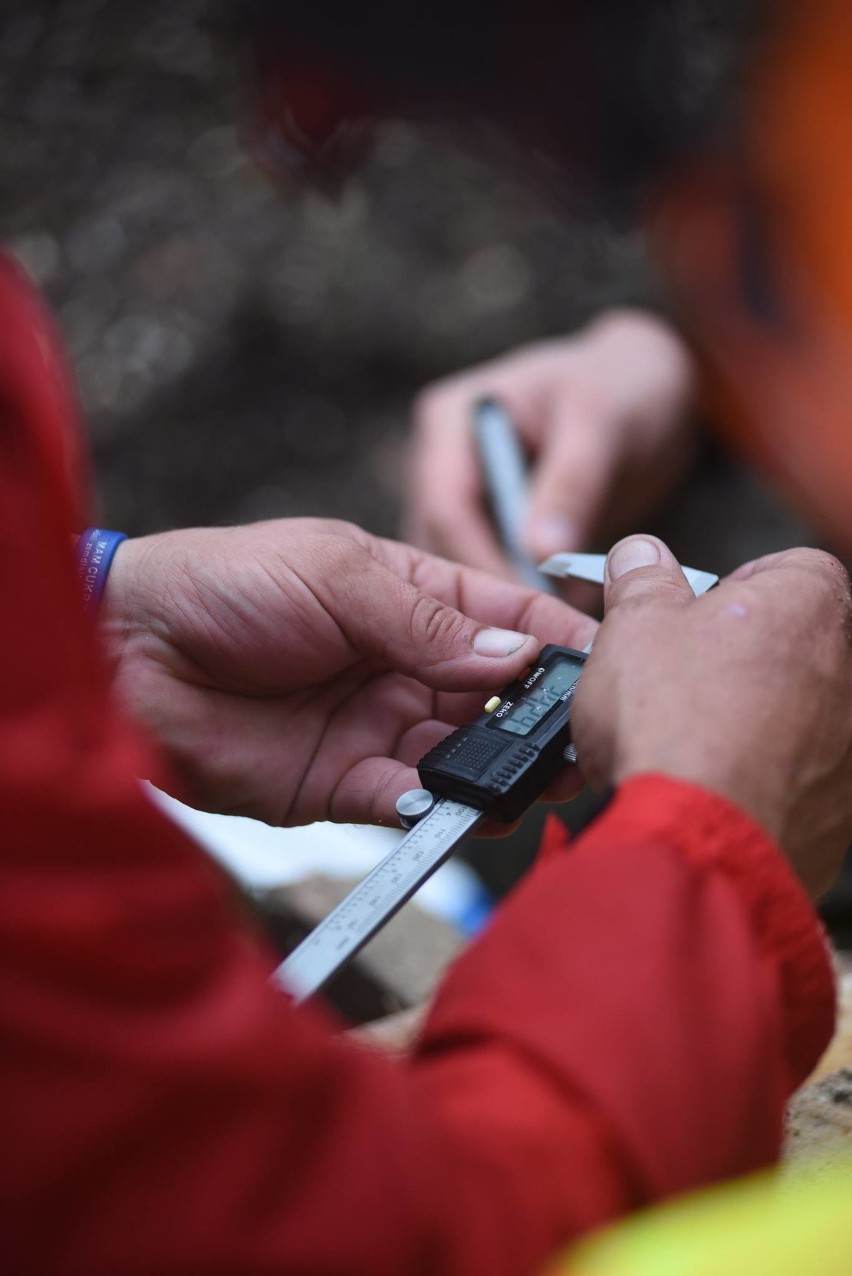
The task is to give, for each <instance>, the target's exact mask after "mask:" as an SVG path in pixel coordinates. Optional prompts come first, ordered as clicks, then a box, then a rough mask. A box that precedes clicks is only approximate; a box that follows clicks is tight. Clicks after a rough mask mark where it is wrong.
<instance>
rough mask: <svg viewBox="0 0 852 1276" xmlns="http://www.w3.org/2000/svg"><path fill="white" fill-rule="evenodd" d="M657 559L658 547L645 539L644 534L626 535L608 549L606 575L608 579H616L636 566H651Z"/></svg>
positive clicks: (658, 554)
mask: <svg viewBox="0 0 852 1276" xmlns="http://www.w3.org/2000/svg"><path fill="white" fill-rule="evenodd" d="M659 561H660V547H659V545H657V544H656V542H655V541H649V540H646V539H645V537H644V536H628V537H627V539H626V540H623V541H619V543H618V544H617V545H616V546H615V547H614V548H613V549H611V550H610V551H609V557H608V558H607V560H606V570H607V575H608V576H609V579H610V580H618V578H619V577H620V576H623V575H624V574H625V572H632V571H633V570H634V569H635V568H637V567H653V566H654V564H655V563H658V562H659Z"/></svg>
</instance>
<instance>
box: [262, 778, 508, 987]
mask: <svg viewBox="0 0 852 1276" xmlns="http://www.w3.org/2000/svg"><path fill="white" fill-rule="evenodd" d="M483 819H484V814H483V812H482V811H475V810H473V809H472V808H471V807H469V806H465V805H464V804H463V803H461V802H453V801H451V800H450V799H443V800H439V801H438V802H436V803H435V805H434V806H433V807H432V809H431V811H430V812H429V813H428V815H424V816H423V818H422V819H421V820H420V821H419V823H417V824H415V826H414V828H413V829H411V830H410V832H408V833H406V835H405V836H404V837H403V839H402V841H401V842H400V843H399V845H398V846H395V847H394V849H393V850H392V851H390V852H389V853H388V854H387V855H386V856H385V857H384V859H383V860H381V861H380V863H378V864H377V865H376V867H375V868H374V869H373V870H372V872H370V873H368V874H367V876H366V877H365V878H364V880H363V881H362V882H359V883H358V885H357V886H356V887H354V888H353V890H351V891H350V892H349V894H348V895H347V896H346V898H345V899H344V900H342V901H341V903H339V904H338V905H337V907H336V908H335V909H333V910H332V911H331V912H330V913H329V914H328V916H327V917H326V918H324V919H323V921H321V922H320V923H319V925H318V926H317V927H316V928H315V929H314V930H312V931H311V933H310V935H308V936H307V938H306V939H304V940H303V941H302V943H301V944H299V946H298V948H296V949H295V950H294V951H293V952H292V953H291V954H290V956H289V957H288V958H287V960H286V961H284V962H282V963H281V965H280V966H279V967H278V969H277V970H276V971H275V974H274V976H273V978H274V979H275V981H276V983H279V984H281V985H283V987H284V988H285V989H286V990H287V991H288V992H290V993H291V994H293V996H294V997H295V1000H296V1001H297V1002H301V1001H304V1000H306V998H308V997H312V996H313V995H314V993H317V992H319V991H320V989H321V988H323V987H325V985H326V983H328V981H329V979H331V977H332V975H334V974H335V973H336V972H337V971H338V970H340V969H341V967H343V966H345V965H346V963H347V962H348V961H350V960H351V958H352V957H354V956H355V954H356V953H357V952H358V951H359V950H360V949H361V948H363V947H364V945H365V944H366V943H367V941H368V940H370V939H372V937H373V935H375V933H376V931H378V930H381V928H382V926H384V925H385V923H386V922H388V921H390V919H391V917H393V915H394V913H397V912H398V911H399V910H400V908H402V906H403V904H405V903H406V902H407V901H408V900H409V899H411V896H412V895H413V894H414V893H415V891H416V890H417V889H418V888H419V887H420V886H422V885H423V883H424V882H425V881H426V879H427V877H430V876H431V874H432V873H434V872H435V869H436V868H439V867H440V866H441V864H443V863H444V861H445V860H447V859H449V857H450V856H451V855H452V853H453V851H454V850H455V849H456V847H457V846H458V845H459V843H460V842H462V841H464V839H465V838H466V837H468V836H469V835H470V834H471V833H472V832H473V830H474V829H475V828H476V826H477V825H478V824H480V823H481V822H482V820H483Z"/></svg>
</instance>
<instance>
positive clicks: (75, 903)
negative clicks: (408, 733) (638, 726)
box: [0, 264, 833, 1276]
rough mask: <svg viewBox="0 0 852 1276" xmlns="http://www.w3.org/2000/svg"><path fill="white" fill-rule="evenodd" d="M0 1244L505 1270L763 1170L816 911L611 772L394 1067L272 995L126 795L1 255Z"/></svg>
mask: <svg viewBox="0 0 852 1276" xmlns="http://www.w3.org/2000/svg"><path fill="white" fill-rule="evenodd" d="M0 334H2V340H0V509H2V518H0V593H2V598H3V612H2V614H3V623H2V627H0V1096H2V1097H0V1105H2V1121H1V1122H0V1131H2V1134H1V1135H0V1137H2V1158H0V1166H2V1169H0V1178H2V1184H1V1185H0V1252H2V1254H3V1256H4V1261H5V1265H6V1266H8V1268H9V1270H10V1271H12V1270H14V1271H15V1272H16V1273H18V1274H19V1276H22V1274H23V1273H30V1272H39V1273H41V1272H45V1273H47V1272H49V1273H51V1276H61V1274H62V1273H86V1274H87V1276H100V1274H103V1276H117V1274H118V1273H121V1276H135V1274H136V1273H156V1274H157V1276H162V1274H163V1273H169V1276H176V1274H179V1273H192V1274H193V1276H208V1274H209V1276H212V1274H213V1273H217V1274H219V1273H221V1274H223V1276H224V1274H225V1273H239V1274H240V1276H255V1274H260V1273H264V1274H272V1273H285V1272H286V1273H299V1274H309V1273H311V1274H313V1273H316V1274H317V1276H319V1274H322V1276H333V1274H334V1273H338V1272H339V1273H346V1276H358V1274H359V1273H363V1274H364V1276H383V1274H385V1273H387V1274H388V1276H401V1274H402V1273H418V1272H422V1273H438V1272H440V1273H442V1274H443V1273H447V1274H448V1276H449V1274H456V1273H458V1274H459V1276H461V1274H468V1273H469V1274H476V1276H480V1274H482V1273H489V1276H499V1273H504V1272H505V1273H507V1274H509V1273H511V1276H519V1274H521V1273H524V1272H535V1271H537V1270H538V1269H539V1267H540V1265H541V1263H542V1262H543V1261H544V1259H545V1257H546V1255H547V1254H548V1253H550V1252H552V1251H553V1249H554V1248H555V1247H556V1246H557V1245H559V1244H562V1243H563V1242H565V1241H566V1240H567V1239H569V1238H570V1237H572V1236H574V1235H577V1234H578V1233H580V1232H581V1231H583V1230H585V1229H588V1228H589V1227H592V1226H594V1225H595V1224H598V1223H602V1222H603V1221H605V1220H606V1219H609V1218H611V1217H613V1216H614V1215H616V1214H618V1213H619V1212H623V1211H625V1210H628V1209H630V1208H632V1207H634V1206H637V1205H640V1204H642V1203H646V1202H650V1201H653V1200H656V1199H659V1198H660V1197H663V1196H665V1195H668V1194H671V1193H675V1192H679V1191H681V1190H683V1189H685V1188H689V1187H692V1186H694V1185H697V1184H700V1183H704V1182H707V1181H709V1180H713V1179H717V1178H720V1177H722V1176H725V1175H731V1174H736V1173H740V1172H743V1171H746V1170H749V1169H752V1168H753V1167H756V1166H759V1165H761V1164H763V1163H765V1162H767V1161H769V1160H770V1159H771V1158H773V1157H774V1156H775V1154H776V1153H777V1150H778V1145H779V1138H780V1128H781V1119H782V1110H783V1104H784V1101H785V1099H786V1097H787V1096H788V1095H789V1093H790V1091H791V1089H792V1088H793V1087H794V1086H795V1085H796V1084H797V1083H798V1082H800V1081H801V1080H802V1078H803V1077H804V1075H805V1074H806V1072H807V1071H808V1070H809V1068H810V1066H811V1065H812V1064H813V1062H814V1061H815V1060H816V1058H817V1056H818V1055H819V1053H820V1052H821V1050H822V1049H823V1047H824V1046H825V1044H826V1042H827V1040H828V1038H829V1035H830V1032H831V1028H832V1021H833V985H832V979H831V973H830V967H829V963H828V961H827V958H826V953H825V949H824V946H823V942H822V939H821V936H820V932H819V929H818V927H817V924H816V922H815V919H814V916H813V913H812V911H811V909H810V906H809V904H808V903H807V901H806V900H805V898H804V896H803V895H802V893H801V891H800V889H799V887H798V885H797V883H796V882H795V881H794V879H793V877H792V875H791V874H790V872H789V871H788V869H787V867H786V865H785V863H784V861H783V860H782V858H781V856H780V854H779V853H778V851H777V850H776V849H775V847H774V846H773V845H772V844H771V843H770V842H769V841H768V839H767V838H766V837H765V836H764V834H763V833H762V832H761V830H760V829H758V828H757V827H756V826H755V825H754V824H753V823H752V822H751V821H750V820H749V819H747V818H746V817H745V816H744V815H743V814H742V813H740V812H739V811H738V810H736V809H735V808H733V807H732V806H730V805H729V804H727V803H726V802H724V801H722V800H721V799H719V798H717V797H715V796H713V795H711V794H709V793H706V792H703V791H701V790H699V789H697V788H694V787H692V786H688V785H684V784H680V783H676V782H674V781H671V780H668V779H666V778H664V777H654V776H646V777H640V778H637V779H634V780H632V781H631V782H630V783H628V784H625V785H624V786H623V788H622V789H621V791H620V792H619V794H618V795H617V797H616V799H615V801H614V802H613V804H612V805H611V807H610V808H609V809H608V811H607V812H606V813H605V814H604V815H603V816H601V817H600V818H599V819H598V820H597V821H596V823H595V824H594V825H593V826H592V827H591V828H590V829H589V830H588V831H587V832H586V833H585V834H584V835H583V836H582V837H581V838H580V839H578V841H577V843H576V845H575V847H573V848H572V849H571V850H570V852H567V853H563V852H561V851H556V852H554V853H551V854H550V855H549V856H548V857H546V859H545V860H544V861H543V862H542V863H541V864H540V866H539V867H538V868H537V869H536V871H534V873H533V874H532V875H531V876H530V878H529V879H528V880H527V881H526V882H525V883H524V884H523V885H522V886H521V887H520V888H519V889H518V890H517V891H516V892H515V894H514V895H513V897H512V898H511V899H510V900H509V902H508V903H507V904H506V905H505V906H504V907H503V908H501V910H500V912H499V915H498V916H497V918H496V920H495V921H494V922H493V923H492V925H491V926H490V927H489V928H488V930H487V932H486V933H485V935H484V936H483V937H482V938H481V939H479V940H478V941H477V942H476V943H474V944H473V945H471V947H470V949H469V950H468V951H467V952H466V953H465V955H464V956H463V957H462V958H461V960H459V961H458V962H457V964H456V965H455V966H454V968H453V969H452V971H451V973H450V975H449V977H448V978H447V979H446V980H445V982H444V984H443V986H442V987H441V989H440V990H439V993H438V995H437V998H436V1001H435V1005H434V1009H433V1011H432V1013H431V1016H430V1018H429V1021H428V1023H427V1026H426V1028H425V1031H424V1033H423V1036H422V1040H421V1042H420V1044H419V1046H418V1048H417V1049H416V1051H415V1052H414V1054H413V1056H412V1057H411V1058H410V1059H409V1060H406V1061H402V1062H400V1061H393V1062H391V1061H388V1060H385V1059H383V1058H381V1057H379V1056H378V1055H376V1054H375V1053H373V1052H367V1051H364V1050H362V1049H359V1048H357V1047H355V1046H353V1045H350V1044H348V1043H346V1042H345V1041H343V1040H342V1039H340V1038H339V1037H336V1036H335V1035H334V1032H333V1028H334V1025H333V1024H332V1022H331V1020H330V1018H329V1017H328V1016H327V1015H326V1014H324V1013H323V1011H322V1009H321V1008H318V1007H317V1008H312V1007H305V1008H302V1009H298V1010H296V1009H294V1008H293V1007H292V1006H291V1005H290V1004H289V1003H288V1002H287V1001H286V999H285V998H284V997H282V996H281V995H280V994H278V993H277V992H276V991H274V990H273V988H271V987H270V985H269V983H268V981H267V975H268V972H269V969H270V965H271V956H270V954H269V953H268V952H267V951H265V949H264V947H263V945H262V943H261V942H260V941H259V940H258V939H257V937H256V936H254V935H253V934H251V933H250V932H248V931H247V930H246V927H245V925H244V923H243V921H242V919H241V918H240V916H239V915H238V913H237V911H236V909H235V906H234V904H233V901H232V898H231V895H230V892H229V888H228V886H227V884H226V883H225V881H224V880H223V879H222V877H221V876H220V874H219V873H218V871H217V870H216V868H215V867H214V866H213V865H212V864H211V863H210V862H208V860H207V859H206V858H205V856H204V855H203V854H202V853H201V852H200V851H199V850H198V849H197V848H196V847H195V846H194V845H193V844H192V843H191V842H190V841H189V840H188V839H187V838H186V837H185V836H184V835H183V834H182V833H181V832H180V831H179V830H178V829H177V828H175V827H174V826H173V825H171V824H170V823H169V822H168V821H167V819H166V818H165V817H164V816H163V815H162V814H160V813H159V812H158V811H156V810H155V809H153V808H152V807H151V806H150V805H149V804H148V803H147V801H146V799H145V798H144V796H143V795H142V793H141V791H140V789H139V787H138V785H137V783H136V780H135V777H136V776H137V775H139V774H142V773H145V774H150V773H151V771H152V767H155V766H156V759H155V758H153V757H152V756H151V754H150V753H149V751H148V747H147V746H146V745H145V744H144V743H142V742H140V740H139V738H138V736H137V734H136V732H135V730H134V729H133V728H132V727H131V726H130V725H129V724H128V723H127V722H126V721H125V720H124V719H123V718H122V716H121V714H120V713H119V712H118V711H117V710H116V708H115V707H114V705H113V704H112V702H111V700H110V693H109V687H108V679H107V675H106V672H105V669H104V667H103V662H102V660H101V658H100V656H99V654H98V651H97V643H96V641H95V639H94V635H93V633H92V632H91V627H90V625H89V624H88V622H87V621H86V619H85V617H84V616H83V614H82V609H81V604H80V599H79V596H78V588H77V581H76V579H75V572H74V566H73V562H72V558H71V554H70V549H69V544H70V542H69V536H68V531H69V527H71V526H72V525H74V523H75V520H76V519H78V517H79V506H80V504H81V499H80V495H79V491H78V486H77V484H76V483H75V481H74V479H73V474H72V471H73V469H74V467H73V465H70V464H69V458H71V457H72V456H73V453H74V448H73V444H72V435H71V431H72V426H73V422H72V417H73V413H72V410H71V407H70V399H69V398H68V396H67V392H66V390H65V389H64V383H63V379H62V376H61V374H60V373H59V371H58V370H57V366H56V364H55V363H54V361H53V358H52V355H51V346H50V334H49V331H48V329H47V327H46V325H45V322H44V319H43V316H42V315H41V312H40V309H39V307H38V304H37V302H36V300H35V299H34V298H33V296H32V294H31V293H30V292H29V290H28V289H27V288H26V286H25V285H24V284H23V283H22V280H21V278H20V277H19V276H18V275H17V272H16V271H15V270H14V269H13V268H11V267H10V266H9V265H8V264H5V265H2V266H0Z"/></svg>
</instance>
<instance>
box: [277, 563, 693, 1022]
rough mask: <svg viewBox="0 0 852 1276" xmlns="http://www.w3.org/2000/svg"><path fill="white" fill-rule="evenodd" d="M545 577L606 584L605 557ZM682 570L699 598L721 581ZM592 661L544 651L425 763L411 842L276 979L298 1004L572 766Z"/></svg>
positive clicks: (411, 801)
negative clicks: (493, 825) (468, 842)
mask: <svg viewBox="0 0 852 1276" xmlns="http://www.w3.org/2000/svg"><path fill="white" fill-rule="evenodd" d="M589 560H594V561H593V562H592V563H591V565H590V564H589ZM541 570H543V571H546V572H548V573H549V574H551V575H555V576H567V575H571V576H582V577H583V579H597V580H602V576H603V556H602V555H600V556H599V555H584V554H570V555H569V554H565V555H559V554H557V555H554V557H553V558H551V559H548V561H547V562H546V563H544V564H543V565H542V568H541ZM683 570H684V573H685V574H686V576H687V579H688V580H689V583H690V585H691V586H692V588H693V590H694V591H695V593H696V594H698V593H704V592H705V590H706V589H709V588H710V586H711V585H713V584H715V583H716V580H717V579H718V577H716V576H713V575H711V573H709V572H695V571H692V570H691V569H689V568H684V569H683ZM699 578H700V579H699ZM587 654H588V652H584V651H575V650H573V648H570V647H557V646H553V645H549V646H546V647H543V648H542V650H541V652H540V653H539V657H538V660H537V662H536V663H535V665H534V666H533V667H532V668H531V669H530V670H529V672H528V673H527V674H526V675H525V676H524V677H523V678H521V679H518V680H517V681H515V682H513V683H510V685H509V686H508V687H505V688H504V689H503V691H502V692H500V694H499V695H496V696H492V698H491V699H490V700H489V701H488V703H487V704H486V706H485V712H484V713H482V714H480V716H479V717H478V718H476V719H474V721H473V722H469V723H466V724H465V725H464V726H462V727H458V728H457V729H456V730H455V731H453V732H452V733H451V734H450V735H448V736H447V737H446V739H444V740H442V741H441V742H440V743H439V744H437V745H436V746H435V748H434V749H431V750H430V751H429V752H428V753H427V754H426V756H425V757H424V758H422V759H421V760H420V763H419V764H418V767H417V770H418V774H419V776H420V779H421V781H422V783H423V786H424V787H423V788H422V789H413V790H411V791H410V792H409V793H405V794H403V796H402V797H401V798H400V800H399V802H398V803H397V810H398V812H399V815H400V819H401V821H402V823H403V826H404V827H409V826H411V827H409V832H408V833H407V834H406V835H405V836H404V837H403V838H402V840H401V841H400V842H399V844H398V845H397V846H395V847H394V849H393V850H392V851H391V852H390V853H389V854H388V855H386V856H385V858H384V859H383V860H381V862H380V863H379V864H377V865H376V867H375V868H374V869H373V870H372V872H370V873H368V874H367V876H366V877H365V878H364V880H363V881H361V882H359V884H358V885H357V886H356V887H354V888H353V890H351V891H350V893H349V894H348V895H347V896H346V898H345V899H344V900H343V901H342V902H341V903H340V904H338V906H337V907H336V908H335V909H333V910H332V911H331V912H330V913H329V914H328V916H327V917H325V918H324V919H323V921H321V922H320V923H319V925H318V926H317V927H315V929H314V930H312V931H311V933H310V934H309V935H308V936H307V938H306V939H304V940H303V941H302V943H301V944H299V946H298V947H297V948H296V949H294V951H293V952H292V953H291V954H290V956H289V957H288V958H287V959H286V961H284V962H282V964H281V965H280V966H279V967H278V969H277V970H276V972H275V975H274V979H275V981H276V982H277V983H279V984H281V985H282V986H283V987H284V988H285V989H286V990H287V991H288V992H289V993H291V994H292V995H293V997H294V998H295V1000H296V1001H299V1002H301V1001H305V1000H306V999H307V998H308V997H311V996H313V995H314V994H315V993H317V992H319V991H320V990H321V989H322V988H323V987H324V986H325V985H326V984H327V983H328V981H329V980H330V979H331V978H332V977H333V976H334V975H335V974H336V973H337V972H338V971H339V970H340V969H341V968H342V967H343V966H345V965H346V963H347V962H348V961H350V960H351V958H352V957H354V956H355V954H356V953H357V952H359V951H360V949H361V948H363V947H364V945H365V944H366V943H367V942H368V941H369V940H370V939H371V938H372V937H373V935H375V934H376V932H377V931H379V930H381V928H382V927H383V926H384V925H385V923H386V922H388V921H389V920H390V918H391V917H393V915H394V914H395V913H396V912H398V911H399V909H400V908H402V906H403V904H405V903H406V902H407V901H408V900H409V899H411V897H412V895H414V893H415V892H416V891H417V890H418V889H419V887H420V886H422V885H423V883H424V882H425V881H426V879H427V878H428V877H429V876H431V874H432V873H434V872H435V870H436V869H437V868H439V867H440V866H441V864H443V863H444V861H445V860H447V859H448V858H449V857H450V855H452V853H453V851H454V850H455V849H456V847H457V846H458V845H459V844H460V843H461V842H463V841H464V840H465V838H467V837H469V836H470V834H471V833H473V832H474V830H475V829H476V828H477V826H478V825H479V824H481V823H482V821H483V820H485V819H489V820H497V821H500V822H502V823H505V824H511V823H513V822H514V821H515V820H517V819H519V818H520V816H521V815H523V813H524V811H526V809H527V808H528V807H529V806H531V805H532V803H533V802H534V801H535V800H536V799H537V798H538V797H540V796H541V794H542V793H543V792H544V790H545V789H546V788H547V786H548V785H549V784H550V783H551V781H552V780H554V779H555V778H556V776H557V775H558V774H559V772H560V771H561V770H562V768H563V767H564V766H565V764H566V762H574V761H575V760H576V755H575V753H574V749H573V746H572V744H571V728H570V717H571V704H572V701H573V698H574V693H575V691H576V687H577V681H578V679H579V677H580V674H581V673H582V671H583V665H584V663H585V661H586V656H587Z"/></svg>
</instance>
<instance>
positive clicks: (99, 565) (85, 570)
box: [77, 527, 127, 613]
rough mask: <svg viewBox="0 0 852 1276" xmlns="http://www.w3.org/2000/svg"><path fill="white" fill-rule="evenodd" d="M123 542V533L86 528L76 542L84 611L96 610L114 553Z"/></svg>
mask: <svg viewBox="0 0 852 1276" xmlns="http://www.w3.org/2000/svg"><path fill="white" fill-rule="evenodd" d="M124 540H127V537H126V536H125V535H124V532H107V531H105V530H104V529H103V528H102V527H87V528H86V530H85V532H84V533H83V535H82V536H81V537H80V539H79V540H78V541H77V571H78V573H79V576H80V588H81V590H82V591H83V606H84V607H85V609H86V611H89V612H92V613H94V612H96V611H97V610H98V604H99V603H100V601H101V596H102V594H103V592H104V588H105V587H106V580H107V576H108V575H109V569H110V567H111V566H112V560H113V558H114V557H115V551H116V550H117V549H118V547H119V545H120V544H121V542H122V541H124Z"/></svg>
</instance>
